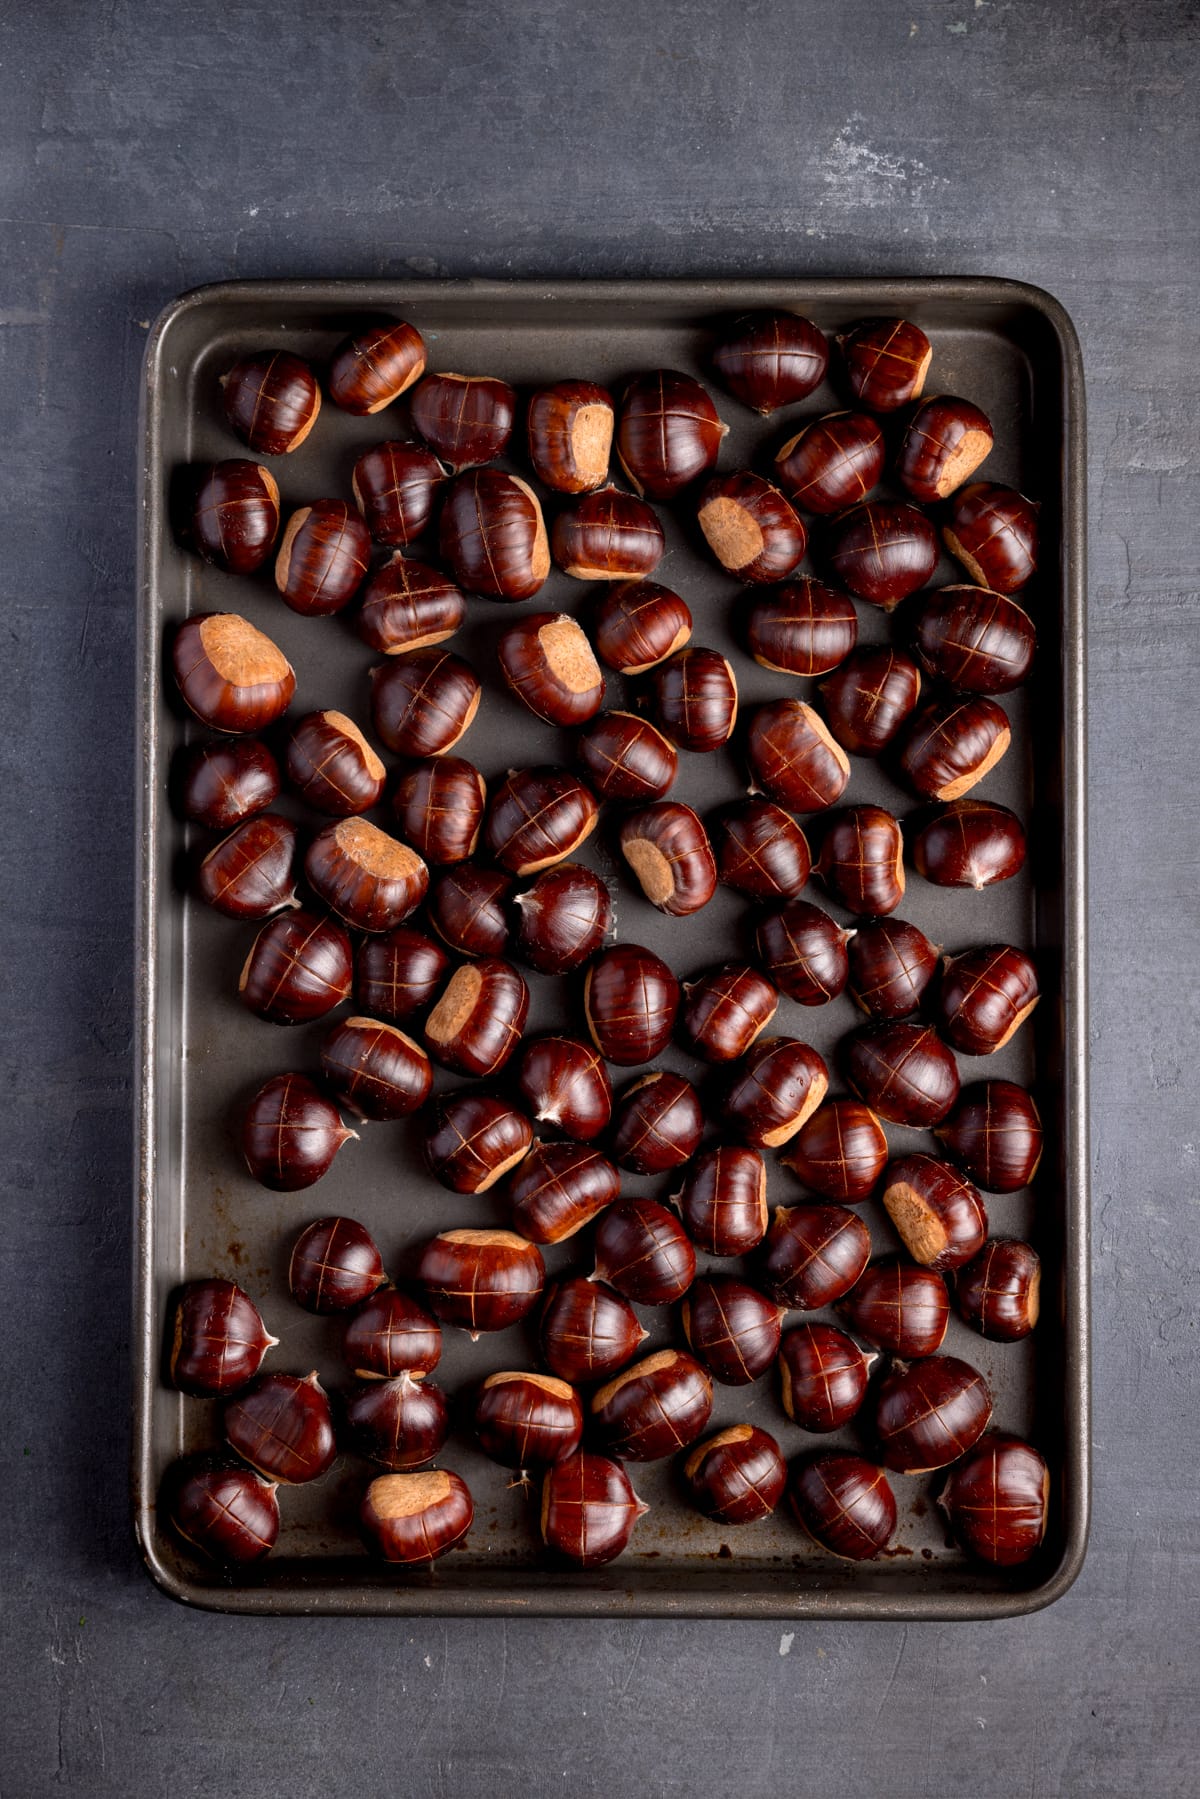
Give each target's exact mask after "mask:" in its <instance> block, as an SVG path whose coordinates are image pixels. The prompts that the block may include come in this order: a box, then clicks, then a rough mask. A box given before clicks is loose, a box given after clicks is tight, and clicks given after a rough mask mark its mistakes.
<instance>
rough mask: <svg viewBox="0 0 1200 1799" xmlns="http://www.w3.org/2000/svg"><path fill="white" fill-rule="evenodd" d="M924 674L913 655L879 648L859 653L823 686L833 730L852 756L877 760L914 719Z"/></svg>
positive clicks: (827, 679) (873, 646) (830, 725)
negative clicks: (900, 731)
mask: <svg viewBox="0 0 1200 1799" xmlns="http://www.w3.org/2000/svg"><path fill="white" fill-rule="evenodd" d="M920 692H921V671H920V669H919V668H918V667H917V665H916V663H915V662H914V661H913V659H912V657H911V656H906V655H905V653H904V651H903V650H895V649H891V648H887V647H883V646H880V645H878V644H871V645H869V646H868V647H867V648H865V649H861V650H855V651H854V653H853V654H852V655H850V656H848V657H847V658H846V660H845V662H843V663H842V665H841V667H840V668H838V669H836V670H835V671H834V673H833V674H831V675H828V676H827V677H826V678H825V680H824V681H822V682H821V697H822V699H823V700H824V702H825V716H826V718H827V720H828V722H829V729H830V731H831V732H832V734H833V736H834V737H835V738H836V739H837V741H838V743H840V744H841V746H842V748H843V749H844V750H848V751H849V752H850V754H851V755H852V756H878V755H879V754H880V753H881V752H882V751H883V750H885V749H886V748H887V746H888V744H889V743H891V741H892V739H893V738H894V737H895V736H896V734H897V732H898V731H899V730H900V728H901V726H902V725H904V724H905V722H906V721H907V720H908V718H909V717H910V716H911V714H912V711H913V708H914V707H915V706H916V703H917V700H918V697H919V695H920Z"/></svg>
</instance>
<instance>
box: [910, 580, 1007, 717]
mask: <svg viewBox="0 0 1200 1799" xmlns="http://www.w3.org/2000/svg"><path fill="white" fill-rule="evenodd" d="M908 622H909V626H910V629H911V632H912V640H913V647H914V649H915V650H916V654H917V659H918V661H919V662H920V663H921V664H922V666H923V667H924V668H925V669H926V670H927V671H928V673H929V674H931V675H936V676H937V678H938V679H939V680H941V681H945V682H946V684H947V686H949V687H954V688H957V690H958V691H959V692H960V693H987V694H996V693H1011V692H1012V690H1013V688H1014V687H1019V686H1020V685H1021V683H1022V681H1023V680H1024V679H1025V677H1026V675H1027V674H1028V673H1029V669H1030V665H1031V663H1032V662H1033V652H1034V648H1035V646H1036V642H1037V634H1036V632H1035V631H1034V628H1033V621H1032V619H1031V618H1030V617H1029V614H1028V613H1027V612H1022V610H1021V608H1020V607H1019V606H1018V605H1017V602H1016V601H1015V600H1010V599H1008V598H1006V597H1005V595H1004V594H1000V593H988V592H987V591H986V590H985V589H984V588H982V587H939V588H938V589H937V591H936V592H934V593H929V594H925V595H923V596H922V598H921V599H920V600H918V601H916V602H915V609H914V611H913V613H912V614H911V616H910V618H909V621H908Z"/></svg>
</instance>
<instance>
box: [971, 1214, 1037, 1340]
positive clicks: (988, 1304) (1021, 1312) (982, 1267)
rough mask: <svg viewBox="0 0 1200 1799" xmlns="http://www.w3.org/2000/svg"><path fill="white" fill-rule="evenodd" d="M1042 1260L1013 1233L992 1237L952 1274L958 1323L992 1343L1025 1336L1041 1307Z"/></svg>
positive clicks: (1033, 1323)
mask: <svg viewBox="0 0 1200 1799" xmlns="http://www.w3.org/2000/svg"><path fill="white" fill-rule="evenodd" d="M1041 1288H1042V1264H1041V1260H1040V1258H1039V1256H1038V1253H1037V1251H1036V1249H1033V1248H1031V1247H1030V1245H1029V1244H1028V1243H1022V1242H1021V1241H1020V1240H1019V1238H1016V1237H993V1238H991V1239H990V1240H989V1241H988V1242H987V1243H985V1244H984V1246H983V1248H982V1249H981V1250H980V1252H979V1254H978V1255H977V1256H975V1257H973V1258H972V1260H971V1261H969V1262H968V1263H967V1264H966V1266H965V1267H963V1268H960V1269H959V1270H958V1273H957V1274H956V1275H955V1277H954V1303H955V1305H956V1306H957V1307H958V1315H959V1317H960V1318H962V1319H963V1321H964V1322H965V1323H967V1324H969V1325H971V1326H972V1327H973V1328H974V1329H975V1330H977V1331H978V1332H979V1333H980V1335H981V1336H984V1337H990V1338H991V1339H992V1341H993V1342H996V1343H1015V1342H1017V1341H1018V1339H1019V1338H1021V1337H1027V1336H1028V1335H1029V1333H1030V1331H1031V1330H1032V1329H1033V1327H1034V1325H1035V1324H1036V1323H1037V1321H1038V1313H1039V1311H1040V1309H1041Z"/></svg>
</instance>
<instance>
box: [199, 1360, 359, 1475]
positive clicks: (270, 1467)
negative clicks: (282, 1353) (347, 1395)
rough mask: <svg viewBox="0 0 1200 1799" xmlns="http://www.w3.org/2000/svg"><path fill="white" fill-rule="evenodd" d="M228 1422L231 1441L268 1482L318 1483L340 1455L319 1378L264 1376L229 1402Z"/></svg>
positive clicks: (226, 1412) (228, 1434)
mask: <svg viewBox="0 0 1200 1799" xmlns="http://www.w3.org/2000/svg"><path fill="white" fill-rule="evenodd" d="M223 1424H224V1428H225V1440H226V1442H227V1443H228V1444H229V1445H230V1447H231V1448H232V1449H235V1450H236V1451H237V1453H238V1455H240V1456H241V1457H242V1459H243V1461H247V1462H249V1464H250V1466H251V1467H252V1468H253V1469H255V1471H256V1472H257V1473H259V1474H261V1475H262V1476H263V1477H264V1479H266V1480H272V1481H275V1480H277V1481H283V1482H285V1483H286V1484H287V1485H288V1486H300V1485H301V1484H303V1483H304V1482H305V1481H310V1480H319V1479H320V1477H321V1475H322V1474H327V1473H328V1472H329V1470H330V1468H332V1466H333V1463H334V1460H335V1458H336V1456H337V1442H336V1440H335V1438H334V1434H333V1414H332V1412H331V1411H330V1409H329V1397H328V1395H327V1394H326V1392H325V1389H324V1388H323V1387H322V1385H321V1383H320V1381H319V1380H318V1379H317V1377H316V1375H315V1374H310V1375H308V1376H307V1378H306V1379H304V1380H301V1379H300V1378H299V1377H298V1376H297V1375H294V1374H260V1375H259V1377H258V1379H257V1380H256V1381H255V1382H254V1383H253V1385H252V1386H250V1387H247V1388H246V1390H245V1392H244V1393H239V1394H238V1395H237V1397H236V1398H235V1399H231V1400H229V1402H228V1403H227V1404H226V1407H225V1413H224V1418H223Z"/></svg>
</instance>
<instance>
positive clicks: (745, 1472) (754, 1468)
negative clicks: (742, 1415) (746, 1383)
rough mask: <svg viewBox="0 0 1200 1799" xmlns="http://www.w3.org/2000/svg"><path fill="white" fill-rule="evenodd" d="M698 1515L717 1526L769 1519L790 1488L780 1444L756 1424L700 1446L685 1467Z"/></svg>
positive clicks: (738, 1426) (726, 1432) (719, 1435)
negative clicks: (710, 1520)
mask: <svg viewBox="0 0 1200 1799" xmlns="http://www.w3.org/2000/svg"><path fill="white" fill-rule="evenodd" d="M683 1478H684V1481H685V1483H686V1485H687V1490H688V1494H689V1496H690V1498H691V1501H692V1504H693V1505H694V1506H695V1507H696V1509H697V1511H700V1512H703V1513H704V1515H705V1517H706V1518H713V1519H715V1520H716V1522H717V1523H718V1524H756V1523H757V1522H758V1520H759V1519H760V1518H769V1517H770V1516H771V1513H772V1512H773V1511H774V1510H775V1508H776V1506H777V1505H778V1504H779V1501H780V1500H781V1499H782V1498H783V1490H784V1488H785V1487H786V1485H787V1463H786V1462H785V1461H784V1459H783V1456H782V1454H781V1452H780V1448H779V1445H778V1443H777V1442H776V1441H775V1439H774V1437H772V1436H771V1435H770V1434H769V1433H768V1432H767V1431H765V1430H759V1429H758V1427H757V1425H754V1424H732V1425H730V1426H729V1428H728V1429H727V1430H719V1431H718V1432H717V1434H716V1436H714V1437H709V1438H707V1439H706V1441H705V1442H703V1443H699V1444H697V1446H696V1448H695V1449H693V1450H692V1452H691V1454H690V1455H689V1456H688V1458H687V1460H686V1461H685V1462H684V1464H683Z"/></svg>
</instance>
